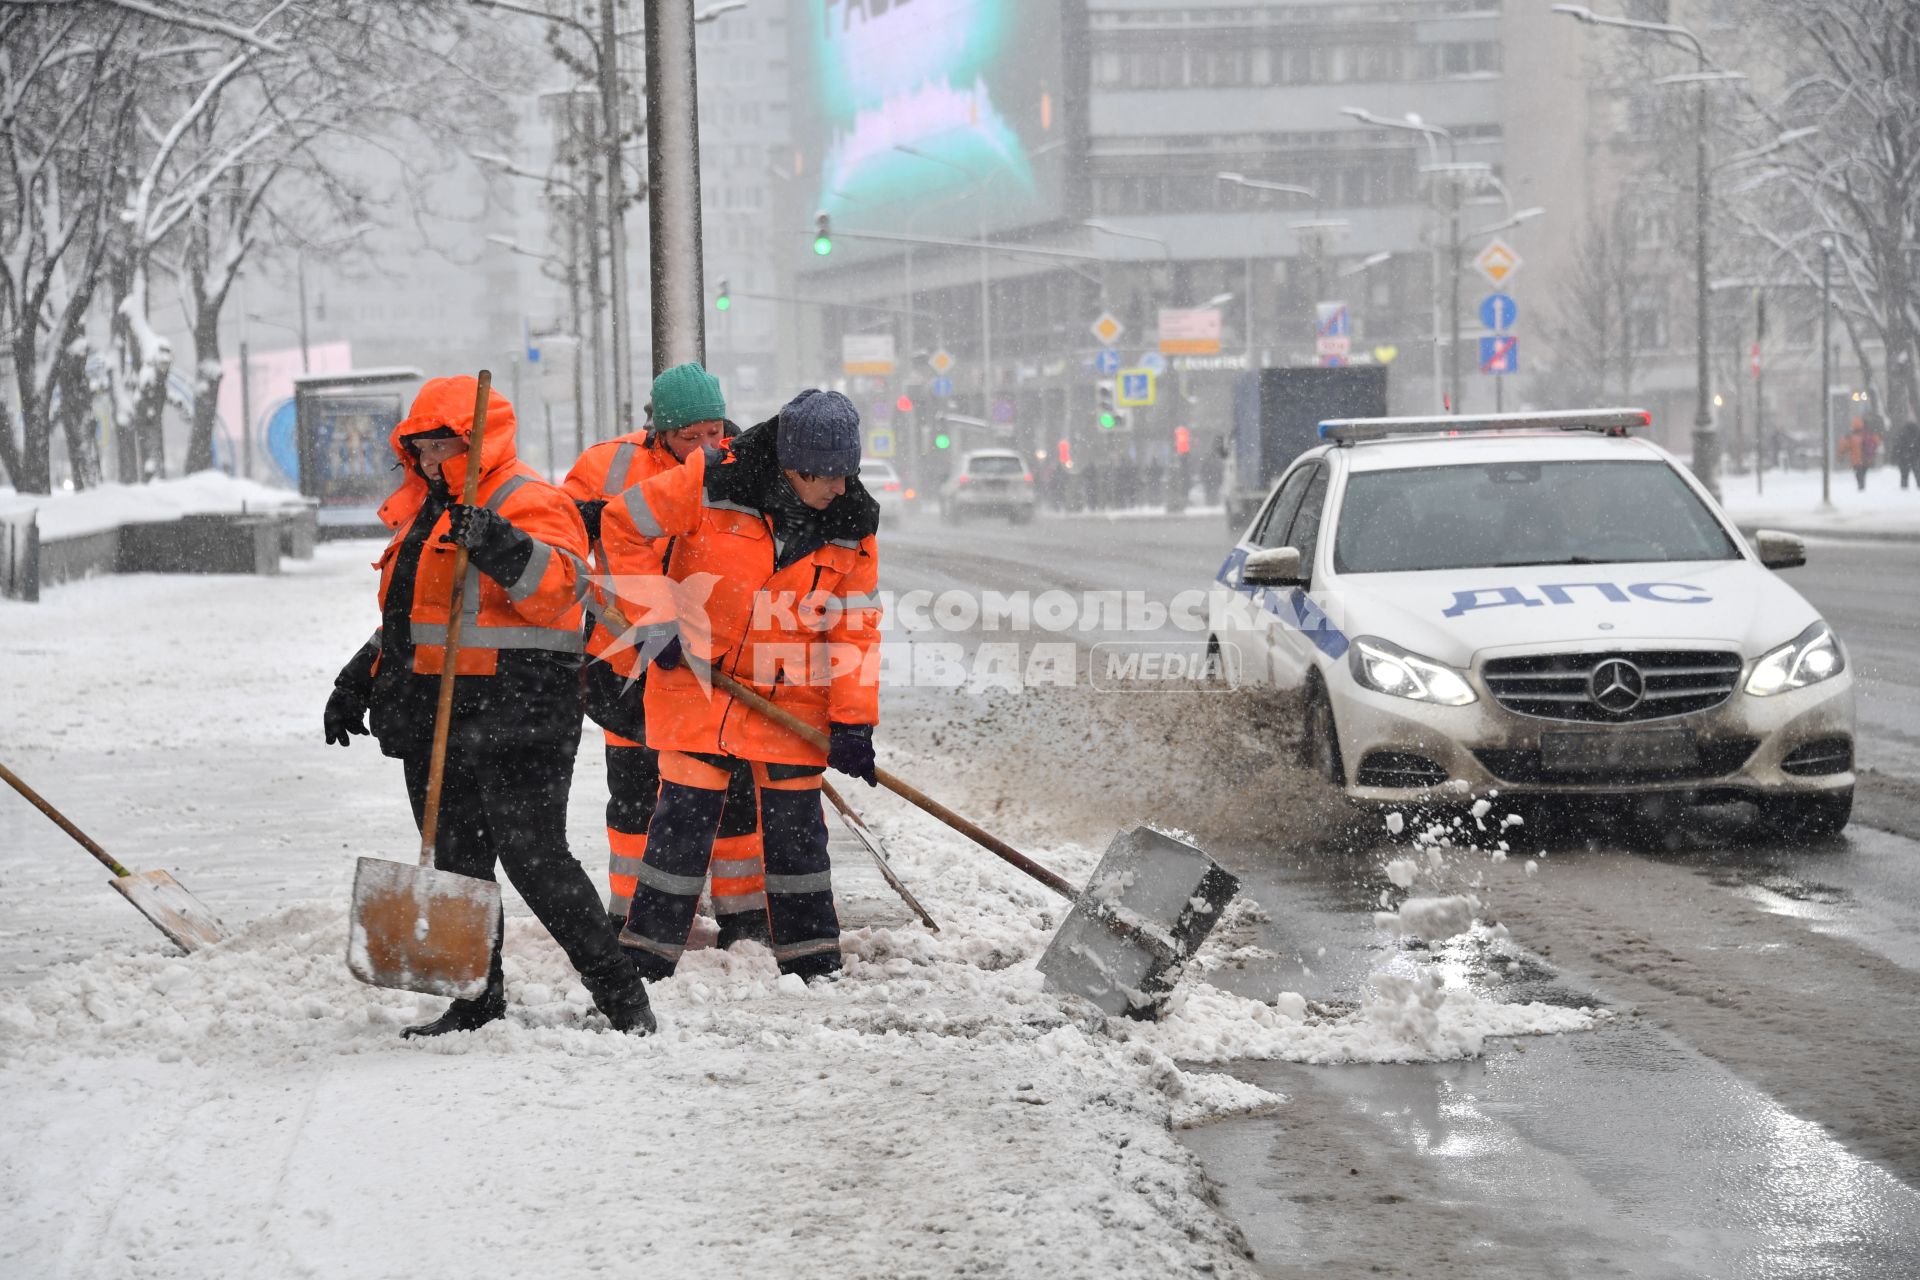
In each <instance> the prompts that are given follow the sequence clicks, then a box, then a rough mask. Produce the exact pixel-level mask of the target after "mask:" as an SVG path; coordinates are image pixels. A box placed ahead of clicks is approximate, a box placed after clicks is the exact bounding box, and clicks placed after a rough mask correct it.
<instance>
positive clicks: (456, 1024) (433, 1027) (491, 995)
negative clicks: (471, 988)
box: [400, 990, 507, 1040]
mask: <svg viewBox="0 0 1920 1280" xmlns="http://www.w3.org/2000/svg"><path fill="white" fill-rule="evenodd" d="M506 1016H507V997H506V994H505V993H504V992H500V991H493V990H489V991H488V992H487V993H486V994H485V995H483V996H481V997H480V998H479V999H478V1000H455V1001H454V1002H453V1003H452V1004H450V1005H448V1006H447V1011H446V1012H445V1013H443V1014H441V1015H440V1016H439V1017H437V1018H435V1019H434V1020H433V1021H432V1022H423V1023H421V1024H420V1025H419V1026H417V1027H408V1028H406V1029H405V1030H404V1031H402V1032H401V1033H400V1038H401V1039H402V1040H411V1039H413V1038H414V1037H415V1036H443V1035H445V1034H447V1032H449V1031H473V1030H476V1029H477V1028H480V1027H484V1026H486V1025H487V1024H488V1023H489V1022H498V1021H499V1020H500V1019H502V1018H504V1017H506Z"/></svg>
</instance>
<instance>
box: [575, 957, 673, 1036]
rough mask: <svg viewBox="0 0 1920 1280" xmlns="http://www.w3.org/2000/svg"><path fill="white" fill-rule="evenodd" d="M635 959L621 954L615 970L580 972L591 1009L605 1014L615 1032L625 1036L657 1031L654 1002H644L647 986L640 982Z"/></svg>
mask: <svg viewBox="0 0 1920 1280" xmlns="http://www.w3.org/2000/svg"><path fill="white" fill-rule="evenodd" d="M636 959H637V957H636V956H635V955H634V954H633V953H630V952H622V953H621V954H620V957H619V959H618V961H617V963H618V965H619V968H618V969H617V970H615V971H608V972H602V971H600V970H599V969H597V968H596V969H595V970H594V971H593V972H591V973H582V974H581V975H580V981H581V982H582V983H584V984H585V986H586V988H587V992H588V994H589V995H591V996H592V997H593V1007H594V1008H596V1009H598V1010H599V1011H600V1012H601V1013H603V1014H605V1015H606V1018H607V1021H608V1022H609V1023H611V1024H613V1029H614V1030H615V1031H624V1032H626V1033H627V1034H628V1035H636V1036H647V1035H652V1034H653V1033H654V1031H655V1030H657V1029H658V1025H659V1024H658V1023H656V1022H655V1021H654V1018H653V1003H652V1001H650V1000H648V999H647V984H646V983H645V982H644V981H642V979H641V976H640V973H641V970H640V966H639V964H638V963H636Z"/></svg>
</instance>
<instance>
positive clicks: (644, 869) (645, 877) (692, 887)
mask: <svg viewBox="0 0 1920 1280" xmlns="http://www.w3.org/2000/svg"><path fill="white" fill-rule="evenodd" d="M633 878H634V879H635V880H638V881H639V882H640V883H641V884H644V885H646V886H647V887H648V888H649V889H658V890H659V891H660V892H662V893H671V894H676V895H678V896H680V897H683V898H697V897H699V896H700V890H702V889H704V888H706V885H707V878H706V877H705V876H676V875H672V874H669V873H668V872H665V871H662V870H660V868H658V867H650V866H648V865H647V864H646V863H645V862H642V863H640V864H639V866H638V867H637V868H636V869H635V870H634V873H633Z"/></svg>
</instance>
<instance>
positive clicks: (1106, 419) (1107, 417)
mask: <svg viewBox="0 0 1920 1280" xmlns="http://www.w3.org/2000/svg"><path fill="white" fill-rule="evenodd" d="M1118 421H1119V419H1118V418H1115V417H1114V416H1113V415H1112V414H1110V413H1103V414H1101V415H1100V429H1101V430H1102V431H1107V430H1111V429H1112V427H1113V424H1114V423H1116V422H1118Z"/></svg>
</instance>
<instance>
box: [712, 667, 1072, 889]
mask: <svg viewBox="0 0 1920 1280" xmlns="http://www.w3.org/2000/svg"><path fill="white" fill-rule="evenodd" d="M708 675H709V678H711V679H712V681H713V683H714V684H715V685H716V686H718V687H719V689H720V690H721V691H722V692H724V693H728V694H731V695H733V696H734V697H735V698H738V699H739V700H740V701H741V702H743V703H745V704H746V705H747V706H748V707H751V708H752V709H753V710H755V711H758V712H759V713H760V714H761V715H763V716H765V717H767V718H768V719H769V720H772V721H773V722H774V723H775V724H777V725H779V726H781V727H782V728H784V729H787V730H790V731H791V732H793V733H795V734H798V735H799V736H800V738H801V739H802V740H803V741H806V742H809V743H811V744H813V745H814V746H816V747H819V748H820V749H821V750H823V751H824V750H826V749H827V735H826V734H824V733H821V732H820V731H819V730H818V729H816V728H814V727H813V726H812V725H810V724H808V723H807V722H806V721H804V720H801V719H799V718H798V717H797V716H795V715H793V714H792V713H791V712H788V711H786V710H784V709H782V708H780V707H776V706H775V705H773V703H771V702H769V701H767V700H766V699H765V698H763V697H761V696H760V695H759V694H758V693H756V692H754V691H753V690H752V689H749V688H748V687H747V686H746V685H744V684H741V683H740V682H739V681H738V680H735V679H734V678H733V677H732V676H730V675H728V674H727V673H726V672H724V671H722V670H720V669H719V668H718V667H711V668H709V669H708ZM874 776H875V777H876V778H877V779H878V780H879V782H880V785H881V786H883V787H885V788H886V789H887V790H889V791H891V792H893V793H894V794H895V795H897V796H899V797H900V798H901V799H903V800H905V801H907V802H908V803H909V804H912V805H916V806H918V807H919V808H920V809H922V810H924V811H926V812H927V813H930V814H932V815H933V816H934V817H936V818H938V819H940V821H942V822H944V823H946V824H947V825H948V826H950V827H952V828H953V829H954V830H955V831H958V832H959V833H960V834H961V835H963V836H966V837H967V838H968V839H969V840H972V841H973V842H974V843H975V844H978V845H980V846H981V847H982V848H984V849H986V850H987V851H988V852H990V853H994V854H997V855H999V856H1000V857H1001V858H1003V859H1004V860H1006V861H1007V862H1010V863H1012V864H1013V865H1014V866H1016V867H1018V868H1020V870H1022V871H1024V872H1026V873H1027V874H1028V875H1030V876H1032V877H1033V878H1034V879H1035V880H1038V881H1039V882H1040V883H1041V884H1043V885H1045V886H1047V888H1049V889H1051V890H1053V891H1054V892H1055V893H1057V894H1060V895H1061V896H1062V897H1065V898H1078V897H1079V896H1080V894H1079V891H1078V890H1076V889H1075V888H1074V887H1073V886H1072V885H1071V884H1069V883H1067V881H1065V880H1063V879H1062V878H1060V877H1059V876H1058V875H1055V874H1054V873H1053V872H1051V871H1049V870H1047V869H1046V868H1045V867H1043V866H1041V865H1040V864H1039V863H1037V862H1035V861H1034V860H1033V859H1032V858H1029V857H1028V856H1027V855H1026V854H1024V853H1021V852H1020V851H1019V850H1018V849H1016V848H1014V847H1013V846H1012V845H1010V844H1008V843H1007V842H1006V841H1004V840H1002V839H1001V838H1000V837H999V836H996V835H994V834H993V833H992V832H990V831H987V830H985V829H984V828H982V827H980V826H979V825H977V824H975V823H972V822H969V821H968V820H967V819H965V818H963V817H961V816H960V815H959V814H957V813H955V812H954V811H953V810H951V809H949V808H947V806H945V805H943V804H941V803H940V802H939V801H938V800H935V799H934V798H933V797H932V796H929V795H927V794H926V793H925V792H923V791H921V790H920V789H919V788H918V787H916V786H914V785H913V784H911V783H909V782H906V781H904V780H902V779H900V778H896V777H894V776H893V775H892V774H891V773H888V772H887V771H886V770H885V769H878V768H876V769H875V770H874Z"/></svg>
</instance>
